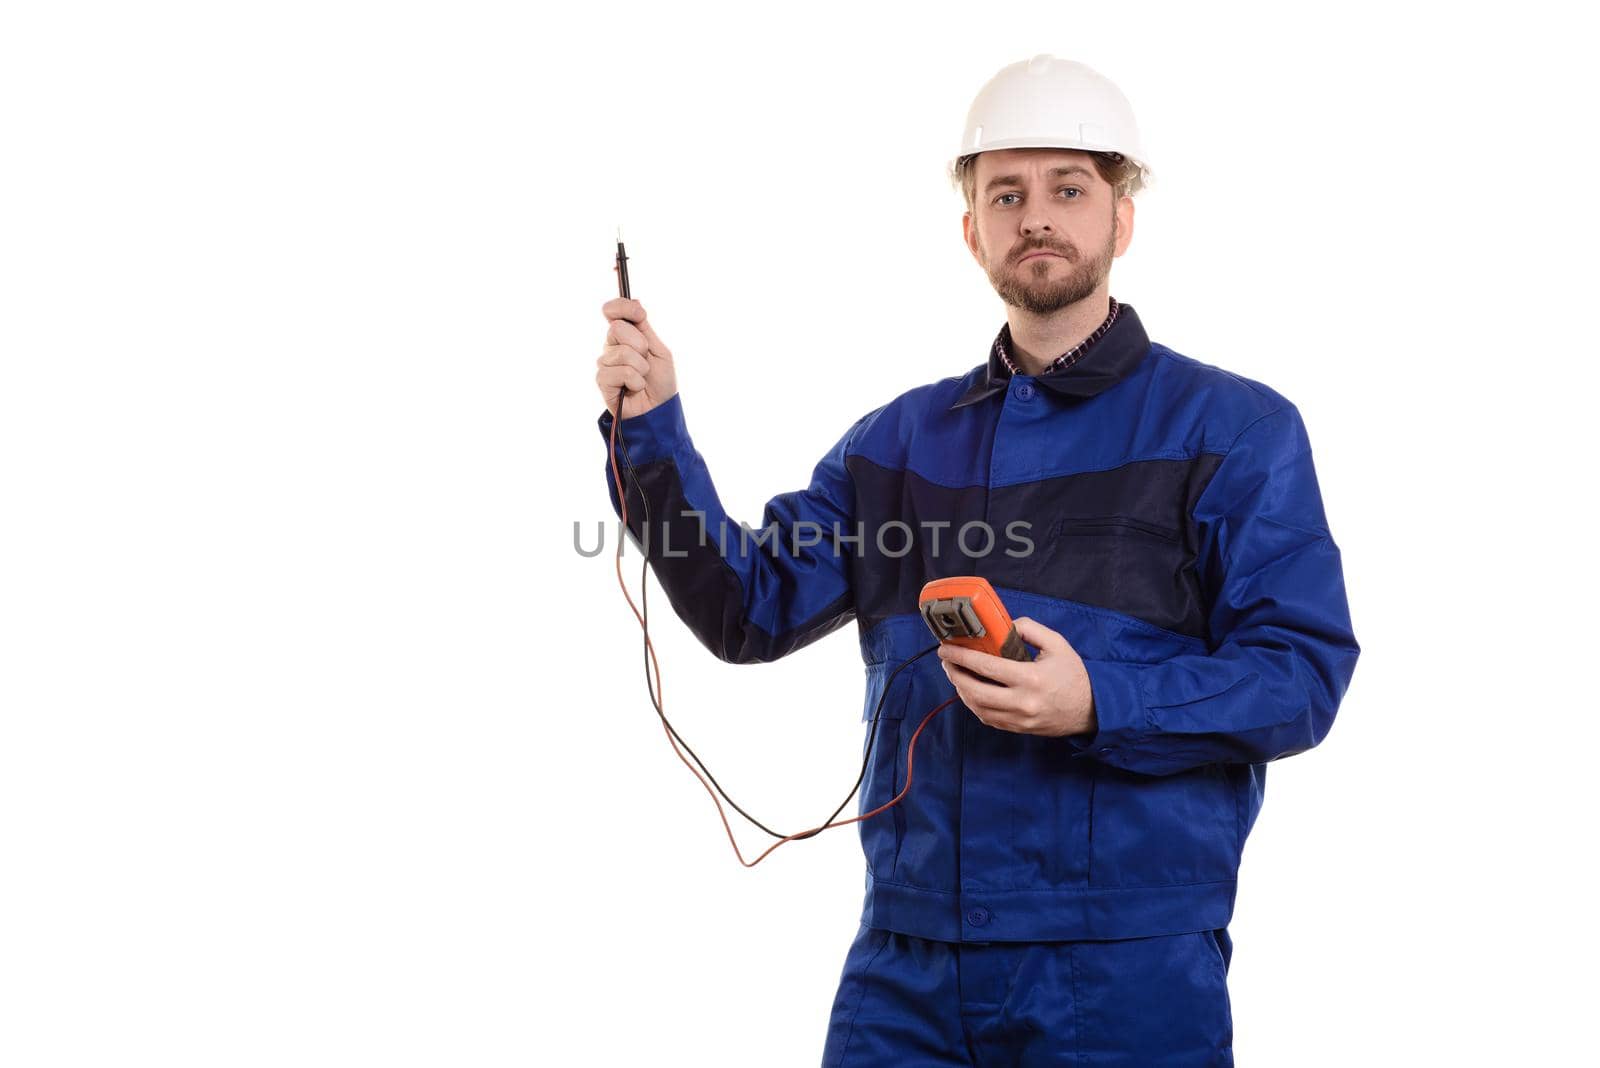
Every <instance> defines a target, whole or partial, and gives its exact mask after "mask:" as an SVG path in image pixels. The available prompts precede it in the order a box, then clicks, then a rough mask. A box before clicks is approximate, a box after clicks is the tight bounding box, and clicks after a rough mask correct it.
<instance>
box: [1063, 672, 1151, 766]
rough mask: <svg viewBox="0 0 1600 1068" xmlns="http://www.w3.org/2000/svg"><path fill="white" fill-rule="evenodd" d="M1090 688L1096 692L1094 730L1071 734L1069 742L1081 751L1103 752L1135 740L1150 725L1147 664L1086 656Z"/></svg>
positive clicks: (1111, 750) (1132, 742) (1094, 753)
mask: <svg viewBox="0 0 1600 1068" xmlns="http://www.w3.org/2000/svg"><path fill="white" fill-rule="evenodd" d="M1083 666H1084V670H1086V671H1087V672H1088V673H1089V691H1090V692H1091V693H1092V694H1093V695H1094V716H1095V727H1096V730H1095V732H1094V734H1092V735H1089V734H1069V735H1067V736H1066V742H1067V744H1068V745H1070V746H1071V747H1072V748H1073V750H1074V751H1075V752H1077V753H1089V754H1092V755H1094V756H1103V755H1109V754H1112V753H1114V752H1115V751H1116V750H1117V749H1119V748H1125V747H1128V746H1131V745H1133V744H1135V743H1136V742H1137V741H1138V740H1139V739H1140V738H1142V737H1143V736H1144V735H1145V734H1146V733H1147V732H1148V730H1149V727H1150V713H1149V712H1148V710H1146V708H1145V705H1144V684H1143V680H1142V678H1141V673H1142V671H1143V669H1144V665H1143V664H1127V663H1122V662H1119V661H1115V660H1085V661H1084V662H1083Z"/></svg>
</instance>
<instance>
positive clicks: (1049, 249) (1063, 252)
mask: <svg viewBox="0 0 1600 1068" xmlns="http://www.w3.org/2000/svg"><path fill="white" fill-rule="evenodd" d="M1034 253H1054V254H1056V256H1061V257H1062V259H1069V261H1075V259H1077V257H1078V253H1077V249H1075V248H1072V246H1070V245H1029V246H1026V248H1019V249H1016V251H1014V253H1011V262H1013V264H1019V262H1022V257H1024V256H1032V254H1034Z"/></svg>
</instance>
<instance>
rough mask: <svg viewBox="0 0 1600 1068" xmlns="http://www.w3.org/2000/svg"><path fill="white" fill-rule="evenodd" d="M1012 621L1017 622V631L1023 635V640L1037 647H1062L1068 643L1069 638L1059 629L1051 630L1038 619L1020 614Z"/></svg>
mask: <svg viewBox="0 0 1600 1068" xmlns="http://www.w3.org/2000/svg"><path fill="white" fill-rule="evenodd" d="M1011 622H1012V623H1014V624H1016V628H1017V633H1018V634H1020V635H1021V636H1022V640H1023V641H1025V642H1027V643H1028V644H1029V645H1031V646H1033V647H1034V648H1035V649H1060V648H1061V647H1063V646H1065V645H1066V644H1067V639H1066V638H1064V637H1062V636H1061V634H1060V633H1059V632H1058V631H1054V630H1051V629H1050V628H1049V627H1047V626H1045V625H1044V624H1043V623H1040V622H1039V621H1038V620H1036V619H1031V618H1029V617H1028V616H1018V617H1017V618H1016V619H1013V620H1012V621H1011Z"/></svg>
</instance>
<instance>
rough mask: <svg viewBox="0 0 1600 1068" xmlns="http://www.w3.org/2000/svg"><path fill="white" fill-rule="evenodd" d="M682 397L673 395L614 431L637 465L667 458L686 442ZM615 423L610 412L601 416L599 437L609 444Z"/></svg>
mask: <svg viewBox="0 0 1600 1068" xmlns="http://www.w3.org/2000/svg"><path fill="white" fill-rule="evenodd" d="M682 396H683V394H681V393H674V394H673V395H672V396H670V397H668V398H667V399H666V400H664V401H662V402H661V403H660V404H658V405H656V406H655V407H654V408H651V409H650V410H649V411H648V412H645V413H643V414H642V415H634V416H630V417H628V418H627V419H624V420H623V421H622V425H621V426H619V427H617V437H619V438H621V439H622V441H623V443H624V444H626V445H627V447H628V456H629V458H630V459H631V460H632V461H633V462H634V463H635V464H636V465H637V464H647V463H650V462H651V461H653V460H661V459H664V458H666V457H669V456H671V455H672V454H673V453H674V452H676V451H677V450H678V447H679V446H681V445H683V444H685V443H687V442H688V440H689V428H688V425H687V424H686V423H685V422H684V419H683V401H682V399H681V398H682ZM614 421H615V417H614V416H613V415H612V414H611V412H610V411H602V412H601V413H600V419H599V427H600V437H601V438H603V439H604V440H605V441H607V442H609V441H610V440H611V424H612V422H614Z"/></svg>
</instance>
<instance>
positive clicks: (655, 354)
mask: <svg viewBox="0 0 1600 1068" xmlns="http://www.w3.org/2000/svg"><path fill="white" fill-rule="evenodd" d="M600 311H601V313H602V314H604V315H605V317H606V322H607V323H608V324H609V326H608V329H607V330H606V344H605V348H604V349H602V350H601V352H600V358H599V359H597V360H595V366H596V367H598V368H599V370H597V371H596V372H595V376H594V380H595V384H596V385H598V386H599V387H600V396H601V398H602V399H603V400H604V402H605V406H606V410H607V411H610V412H613V413H614V412H616V410H617V391H618V390H619V389H621V388H622V387H624V386H626V387H627V389H628V395H627V396H626V397H624V398H623V400H622V418H624V419H631V418H633V417H634V416H636V415H643V414H644V413H645V412H648V411H649V410H650V409H651V408H654V407H655V406H656V405H658V404H663V403H665V402H666V401H667V400H669V399H670V398H671V397H672V395H673V394H674V393H676V392H678V378H677V375H676V374H675V373H674V371H673V368H672V350H671V349H669V348H667V347H666V346H665V345H663V344H662V343H661V339H660V338H659V337H657V336H656V332H655V328H654V327H652V326H651V325H650V322H649V320H648V319H646V318H645V313H644V305H643V304H640V303H639V302H638V301H636V300H632V299H630V298H628V297H613V298H612V299H611V300H608V301H606V302H605V303H604V304H602V305H601V306H600Z"/></svg>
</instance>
